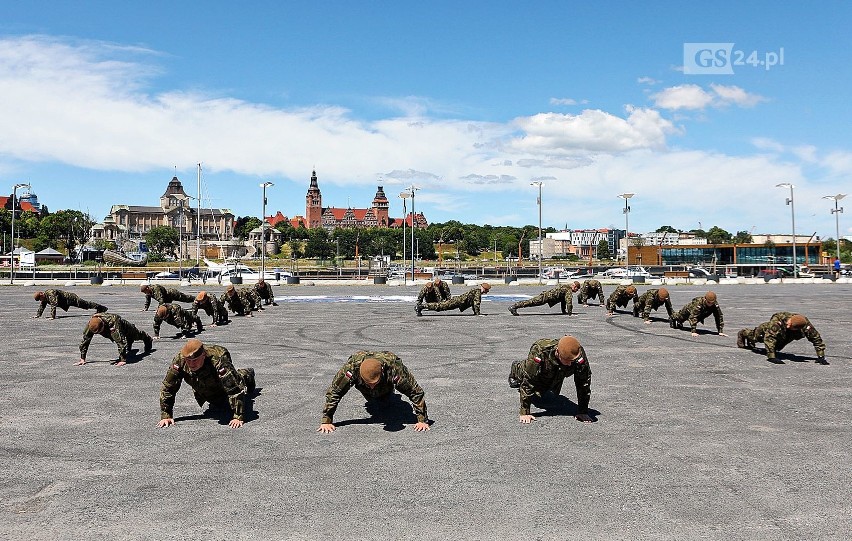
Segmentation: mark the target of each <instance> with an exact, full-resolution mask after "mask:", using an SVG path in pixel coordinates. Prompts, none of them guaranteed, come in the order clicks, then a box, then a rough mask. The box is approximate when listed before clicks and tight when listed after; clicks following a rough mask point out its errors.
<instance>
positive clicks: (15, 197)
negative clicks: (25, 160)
mask: <svg viewBox="0 0 852 541" xmlns="http://www.w3.org/2000/svg"><path fill="white" fill-rule="evenodd" d="M18 188H30V185H29V184H15V187H14V188H12V251H11V252H10V253H9V264H10V265H11V273H10V275H9V283H10V284H14V283H15V211H16V207H17V206H18ZM18 257H19V258H20V254H18Z"/></svg>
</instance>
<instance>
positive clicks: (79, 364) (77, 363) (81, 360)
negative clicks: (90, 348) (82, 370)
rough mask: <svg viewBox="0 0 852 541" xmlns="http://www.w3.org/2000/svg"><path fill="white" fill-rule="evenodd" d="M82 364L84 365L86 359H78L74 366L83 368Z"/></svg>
mask: <svg viewBox="0 0 852 541" xmlns="http://www.w3.org/2000/svg"><path fill="white" fill-rule="evenodd" d="M84 364H86V359H80V360H79V361H77V362H76V363H74V366H83V365H84Z"/></svg>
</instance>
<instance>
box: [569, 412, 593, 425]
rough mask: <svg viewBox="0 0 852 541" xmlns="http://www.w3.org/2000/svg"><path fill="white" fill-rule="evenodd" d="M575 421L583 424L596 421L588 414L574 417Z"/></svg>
mask: <svg viewBox="0 0 852 541" xmlns="http://www.w3.org/2000/svg"><path fill="white" fill-rule="evenodd" d="M574 418H575V419H577V420H578V421H580V422H581V423H593V422H594V419H592V417H591V415H589V414H588V413H581V414H579V415H575V416H574Z"/></svg>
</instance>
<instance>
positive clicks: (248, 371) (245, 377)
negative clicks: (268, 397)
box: [193, 368, 256, 412]
mask: <svg viewBox="0 0 852 541" xmlns="http://www.w3.org/2000/svg"><path fill="white" fill-rule="evenodd" d="M237 375H239V376H240V379H241V380H242V384H243V386H244V387H245V389H246V395H248V396H250V395H251V393H252V392H254V389H255V386H256V383H255V379H254V368H237ZM193 395H194V396H195V401H196V402H198V405H199V406H203V405H204V403H205V402H209V403H210V407H211V409H213V410H221V411H223V412H224V411H228V412H230V410H231V406H230V405H229V403H228V395H227V393H225V391H224V389H223V390H222V392H220V393H217V394H215V395H212V396H210V395H201V394H199V393H198V392H196V391H193Z"/></svg>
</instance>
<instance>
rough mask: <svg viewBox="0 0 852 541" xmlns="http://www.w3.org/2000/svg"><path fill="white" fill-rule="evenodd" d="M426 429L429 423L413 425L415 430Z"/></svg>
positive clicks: (421, 430)
mask: <svg viewBox="0 0 852 541" xmlns="http://www.w3.org/2000/svg"><path fill="white" fill-rule="evenodd" d="M426 430H429V423H417V424H416V425H414V431H415V432H425V431H426Z"/></svg>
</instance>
